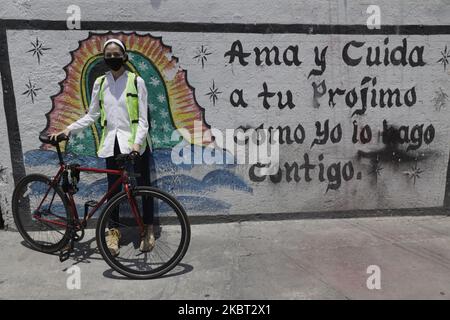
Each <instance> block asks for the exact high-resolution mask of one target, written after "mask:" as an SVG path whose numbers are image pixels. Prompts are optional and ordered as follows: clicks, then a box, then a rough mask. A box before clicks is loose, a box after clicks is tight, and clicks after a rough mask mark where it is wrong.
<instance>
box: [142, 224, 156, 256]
mask: <svg viewBox="0 0 450 320" xmlns="http://www.w3.org/2000/svg"><path fill="white" fill-rule="evenodd" d="M144 228H145V231H144V232H145V234H144V237H143V238H142V240H141V245H140V246H139V250H141V252H149V251H152V250H153V248H154V247H155V235H154V234H153V225H151V224H149V225H146V226H145V227H144Z"/></svg>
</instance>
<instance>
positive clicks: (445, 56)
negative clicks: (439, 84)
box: [437, 46, 450, 71]
mask: <svg viewBox="0 0 450 320" xmlns="http://www.w3.org/2000/svg"><path fill="white" fill-rule="evenodd" d="M441 55H442V58H440V59H439V60H438V61H437V62H439V63H440V64H443V65H444V71H445V70H446V69H447V65H448V63H449V61H448V59H449V58H450V52H448V51H447V46H445V48H444V50H443V51H441Z"/></svg>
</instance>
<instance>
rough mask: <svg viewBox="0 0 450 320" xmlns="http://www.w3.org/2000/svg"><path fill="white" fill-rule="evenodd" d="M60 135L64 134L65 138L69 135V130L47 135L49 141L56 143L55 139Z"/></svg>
mask: <svg viewBox="0 0 450 320" xmlns="http://www.w3.org/2000/svg"><path fill="white" fill-rule="evenodd" d="M62 133H64V134H65V135H66V136H68V135H69V133H70V130H69V129H67V128H66V129H64V130H63V131H60V132H57V133H53V134H51V135H49V138H50V140H55V141H56V138H57V137H58V136H59V135H60V134H62Z"/></svg>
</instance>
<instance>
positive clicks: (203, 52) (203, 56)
mask: <svg viewBox="0 0 450 320" xmlns="http://www.w3.org/2000/svg"><path fill="white" fill-rule="evenodd" d="M210 54H211V52H208V49H207V48H206V47H205V46H204V45H202V47H201V48H199V49H198V50H197V55H196V56H195V57H193V58H192V59H197V62H201V63H202V69H203V68H204V67H205V62H206V61H208V58H207V57H208V56H209V55H210Z"/></svg>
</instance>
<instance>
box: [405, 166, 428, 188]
mask: <svg viewBox="0 0 450 320" xmlns="http://www.w3.org/2000/svg"><path fill="white" fill-rule="evenodd" d="M403 173H404V174H406V175H408V176H409V178H410V179H414V184H416V179H419V178H420V175H421V174H422V173H423V171H422V170H421V169H420V168H417V162H416V164H415V165H414V167H411V169H410V170H409V171H404V172H403Z"/></svg>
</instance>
